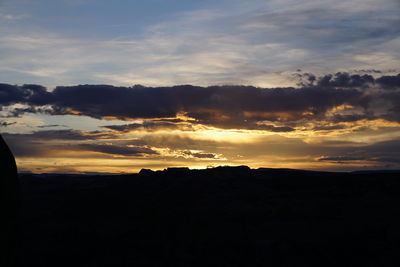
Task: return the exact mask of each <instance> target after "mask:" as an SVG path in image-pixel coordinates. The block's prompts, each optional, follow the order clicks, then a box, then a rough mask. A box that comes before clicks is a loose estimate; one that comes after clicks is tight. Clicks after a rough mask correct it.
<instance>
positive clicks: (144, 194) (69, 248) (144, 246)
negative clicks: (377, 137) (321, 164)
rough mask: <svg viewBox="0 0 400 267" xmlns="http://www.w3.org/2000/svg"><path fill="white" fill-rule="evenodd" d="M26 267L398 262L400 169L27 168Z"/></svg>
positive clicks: (22, 260) (22, 250) (22, 246)
mask: <svg viewBox="0 0 400 267" xmlns="http://www.w3.org/2000/svg"><path fill="white" fill-rule="evenodd" d="M20 181H21V186H22V196H23V199H22V210H21V220H20V225H19V227H20V231H19V237H18V266H43V267H44V266H54V267H56V266H174V267H175V266H249V267H252V266H399V263H400V176H399V172H397V173H396V172H393V173H379V172H376V173H374V172H371V173H368V172H367V173H347V174H345V173H319V172H306V171H291V170H274V169H259V170H250V169H248V168H247V167H219V168H215V169H207V170H200V171H199V170H191V171H189V170H186V169H169V170H167V171H163V172H151V171H142V172H141V173H140V174H132V175H121V176H68V175H21V176H20Z"/></svg>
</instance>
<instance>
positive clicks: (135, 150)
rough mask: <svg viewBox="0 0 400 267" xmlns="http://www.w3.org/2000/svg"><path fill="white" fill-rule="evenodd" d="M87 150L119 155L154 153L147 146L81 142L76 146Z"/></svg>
mask: <svg viewBox="0 0 400 267" xmlns="http://www.w3.org/2000/svg"><path fill="white" fill-rule="evenodd" d="M77 148H81V149H83V150H87V151H94V152H100V153H106V154H113V155H120V156H137V155H143V154H150V155H155V154H158V153H157V152H156V151H154V150H152V149H150V148H147V147H134V146H129V147H128V146H125V147H120V146H113V145H98V144H82V145H79V146H77Z"/></svg>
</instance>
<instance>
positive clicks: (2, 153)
mask: <svg viewBox="0 0 400 267" xmlns="http://www.w3.org/2000/svg"><path fill="white" fill-rule="evenodd" d="M0 177H1V178H0V242H1V244H0V246H1V247H0V266H4V267H8V266H14V265H15V248H16V225H17V208H18V204H19V183H18V173H17V166H16V164H15V159H14V156H13V154H12V153H11V151H10V149H9V148H8V146H7V144H6V143H5V142H4V140H3V138H2V136H1V135H0Z"/></svg>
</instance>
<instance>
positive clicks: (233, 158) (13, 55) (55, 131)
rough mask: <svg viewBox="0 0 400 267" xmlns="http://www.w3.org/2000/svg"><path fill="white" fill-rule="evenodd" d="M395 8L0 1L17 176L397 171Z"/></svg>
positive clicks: (1, 118)
mask: <svg viewBox="0 0 400 267" xmlns="http://www.w3.org/2000/svg"><path fill="white" fill-rule="evenodd" d="M399 25H400V2H399V1H398V0H380V1H376V0H374V1H372V0H346V1H344V0H338V1H326V0H324V1H317V0H262V1H259V0H248V1H238V0H229V1H228V0H226V1H225V0H213V1H211V0H196V1H194V0H193V1H192V0H143V1H142V0H140V1H139V0H115V1H106V0H52V1H50V0H35V1H33V0H0V133H1V134H2V136H3V137H4V139H5V140H6V141H7V142H8V143H9V145H10V147H11V149H12V150H13V152H14V154H15V156H16V159H17V164H18V167H19V170H20V171H22V172H34V173H48V172H59V173H120V172H127V173H131V172H138V171H139V170H140V169H141V168H150V169H164V168H166V167H177V166H188V167H190V168H206V167H209V166H220V165H248V166H250V167H253V168H258V167H271V168H297V169H310V170H330V171H352V170H365V169H400V53H399V52H400V50H399V49H400V27H399Z"/></svg>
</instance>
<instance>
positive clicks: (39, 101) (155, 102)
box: [0, 72, 400, 132]
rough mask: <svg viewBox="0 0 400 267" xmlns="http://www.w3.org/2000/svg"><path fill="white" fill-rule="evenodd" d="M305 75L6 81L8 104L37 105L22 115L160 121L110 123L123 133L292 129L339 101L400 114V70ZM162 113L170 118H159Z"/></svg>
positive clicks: (362, 115)
mask: <svg viewBox="0 0 400 267" xmlns="http://www.w3.org/2000/svg"><path fill="white" fill-rule="evenodd" d="M299 76H300V78H301V79H303V82H302V83H301V85H302V86H301V87H299V88H291V87H288V88H257V87H252V86H210V87H199V86H190V85H182V86H173V87H143V86H134V87H115V86H110V85H78V86H60V87H57V88H55V89H54V90H53V91H51V92H49V91H47V90H45V88H44V87H42V86H38V85H23V86H15V85H8V84H1V85H0V89H1V91H0V92H2V97H1V98H0V102H1V104H2V105H4V106H5V105H11V104H17V103H19V104H25V105H28V106H29V107H27V108H16V109H14V113H15V115H20V114H21V113H24V112H33V113H47V114H52V115H66V114H69V115H84V116H89V117H93V118H99V119H104V118H106V119H120V120H132V119H143V118H144V119H152V120H146V121H144V122H143V123H133V124H127V125H122V126H112V125H111V126H105V127H106V128H109V129H112V130H117V131H128V130H134V129H145V130H152V129H156V128H164V129H177V128H179V127H183V126H184V125H179V124H178V123H177V122H174V121H166V120H165V119H168V118H176V117H177V116H178V115H179V114H183V115H185V116H186V117H188V118H191V119H193V120H194V121H195V122H196V123H198V124H204V125H210V126H215V127H218V128H224V129H250V130H251V129H253V130H268V131H273V132H289V131H293V130H294V128H293V127H291V126H290V125H285V122H293V121H299V120H303V119H306V120H312V119H320V120H321V119H326V116H327V113H328V112H329V111H331V110H332V109H333V108H335V107H339V106H347V107H352V109H353V113H351V114H345V113H343V112H336V113H335V114H333V116H332V118H331V120H332V121H334V122H339V121H342V122H345V121H355V120H361V119H373V118H376V116H377V115H376V114H374V112H375V110H374V108H371V103H372V104H373V103H375V102H377V101H384V102H385V103H387V104H384V106H383V107H381V110H380V114H379V116H380V117H381V118H385V119H389V120H395V121H397V120H398V118H397V117H396V116H398V114H399V108H398V103H399V102H398V101H397V100H398V98H399V95H398V93H399V92H398V91H397V88H398V77H400V76H399V75H397V76H381V77H379V78H376V79H375V78H373V77H372V76H371V75H367V74H365V75H361V76H360V75H350V74H348V73H343V72H342V73H336V74H335V75H325V76H322V77H319V78H317V77H315V75H312V74H309V73H306V74H299ZM388 90H390V91H391V93H389V92H387V91H388ZM382 109H384V110H383V111H382ZM382 112H383V113H382ZM162 118H164V121H161V120H158V121H154V120H155V119H162ZM268 122H270V123H268ZM271 122H273V123H280V124H279V125H275V124H271ZM192 124H193V121H192ZM187 126H188V127H190V125H187Z"/></svg>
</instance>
